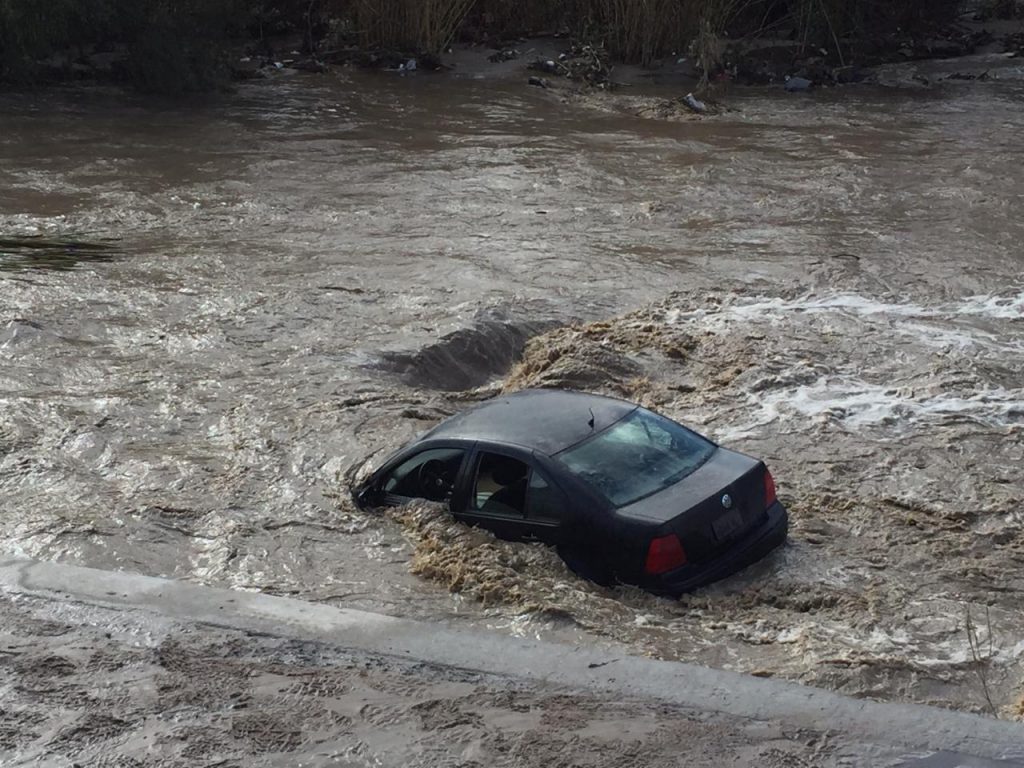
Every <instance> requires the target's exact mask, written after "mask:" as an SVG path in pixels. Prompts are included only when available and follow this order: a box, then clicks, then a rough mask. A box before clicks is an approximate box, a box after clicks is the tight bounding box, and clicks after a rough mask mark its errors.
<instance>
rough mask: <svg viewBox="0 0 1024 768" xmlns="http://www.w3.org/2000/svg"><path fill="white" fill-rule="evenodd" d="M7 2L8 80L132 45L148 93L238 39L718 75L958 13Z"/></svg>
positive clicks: (512, 1) (586, 5)
mask: <svg viewBox="0 0 1024 768" xmlns="http://www.w3.org/2000/svg"><path fill="white" fill-rule="evenodd" d="M45 5H46V8H45V12H44V11H43V9H42V4H40V3H39V2H38V0H0V79H8V80H11V79H15V80H17V79H22V80H26V79H33V77H38V76H39V73H40V71H47V72H50V73H51V74H52V71H53V67H52V66H50V67H49V68H47V67H43V66H41V64H42V63H43V62H44V61H45V60H47V59H52V57H53V55H54V54H61V55H63V56H64V60H65V61H67V62H69V63H68V64H67V65H66V66H67V67H68V70H69V71H70V62H71V61H72V60H73V59H74V57H78V58H79V59H85V58H86V57H87V56H88V55H89V53H92V52H94V51H95V52H104V51H111V50H127V51H128V52H129V53H130V56H129V57H128V58H127V60H126V65H125V67H124V68H123V71H122V72H121V75H122V76H123V77H124V79H127V80H131V81H134V82H135V83H136V85H139V86H140V87H142V88H145V89H148V90H164V91H174V90H179V91H180V90H202V89H206V88H209V87H215V84H216V82H217V75H218V70H220V74H222V75H223V69H224V68H223V56H222V55H221V54H222V53H223V52H224V51H225V50H226V49H227V48H229V47H230V46H229V43H230V44H231V45H233V46H235V47H236V48H237V45H238V44H239V43H244V42H245V41H249V42H250V43H251V44H253V45H258V44H265V43H266V40H267V39H268V36H273V35H281V34H295V35H301V36H302V37H303V38H304V40H305V44H304V47H305V48H306V49H307V53H310V54H315V53H316V52H317V50H318V48H320V49H322V48H323V47H324V46H330V47H338V46H339V45H341V46H342V47H344V46H350V45H353V44H355V45H358V46H360V47H361V48H363V49H378V50H390V51H399V52H402V53H407V54H417V53H429V54H438V53H440V52H442V51H444V50H445V48H446V47H447V46H448V45H450V44H451V42H452V41H453V40H455V39H456V38H458V37H459V36H460V35H461V36H462V37H464V38H466V39H472V40H477V41H483V40H486V41H490V42H495V41H500V40H502V39H508V38H510V37H516V36H522V35H531V34H543V33H559V34H562V35H568V36H571V37H573V38H575V39H577V40H580V41H584V42H587V43H589V44H592V45H594V46H601V47H603V48H605V49H607V51H608V52H609V53H610V54H611V55H612V56H613V57H614V58H616V59H619V60H622V61H626V62H637V63H641V64H650V63H651V62H653V61H654V60H655V59H657V58H659V57H663V56H668V55H688V56H692V57H693V58H694V59H695V60H696V61H697V63H698V65H701V66H702V67H703V68H704V70H705V71H710V70H711V69H712V67H713V65H714V64H715V63H716V62H717V59H718V56H719V54H720V51H719V48H720V41H721V40H722V39H723V36H728V39H730V40H736V39H738V38H743V37H744V36H749V35H756V34H779V35H784V36H785V37H786V38H787V39H789V40H797V41H799V42H800V43H802V44H804V45H806V46H808V47H814V48H820V47H823V46H824V47H827V48H829V49H831V50H832V51H833V52H834V54H835V55H836V56H837V58H838V59H839V60H840V61H841V60H842V58H843V53H842V50H843V47H844V46H845V45H849V44H850V42H849V41H850V40H852V39H853V38H855V37H856V36H858V35H864V34H869V33H871V32H878V31H888V32H895V31H896V30H903V31H907V30H909V29H912V28H913V27H914V26H915V25H921V24H924V25H928V24H934V23H941V22H945V21H948V20H949V19H951V18H952V17H953V16H954V15H955V13H956V11H957V9H958V7H959V3H958V2H957V0H936V2H932V3H927V4H925V3H920V2H917V0H853V1H851V2H846V1H845V0H53V1H52V2H48V3H46V4H45Z"/></svg>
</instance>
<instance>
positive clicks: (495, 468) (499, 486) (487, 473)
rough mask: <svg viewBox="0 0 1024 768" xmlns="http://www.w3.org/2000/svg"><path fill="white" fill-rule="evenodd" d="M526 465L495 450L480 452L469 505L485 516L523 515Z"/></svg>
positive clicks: (528, 469) (526, 477)
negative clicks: (493, 451)
mask: <svg viewBox="0 0 1024 768" xmlns="http://www.w3.org/2000/svg"><path fill="white" fill-rule="evenodd" d="M529 475H530V468H529V467H528V466H527V465H526V463H525V462H522V461H520V460H519V459H513V458H511V457H510V456H502V455H501V454H498V453H482V454H481V455H480V462H479V463H478V464H477V471H476V478H474V480H473V497H472V504H473V506H474V508H476V509H477V510H478V511H480V512H482V513H484V514H485V515H495V516H498V517H524V516H525V514H526V488H527V480H528V478H529Z"/></svg>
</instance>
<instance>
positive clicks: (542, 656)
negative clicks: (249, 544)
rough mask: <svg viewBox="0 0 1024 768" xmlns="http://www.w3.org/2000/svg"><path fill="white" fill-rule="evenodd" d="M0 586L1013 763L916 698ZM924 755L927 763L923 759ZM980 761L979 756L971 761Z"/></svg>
mask: <svg viewBox="0 0 1024 768" xmlns="http://www.w3.org/2000/svg"><path fill="white" fill-rule="evenodd" d="M0 589H2V590H4V591H6V592H7V593H8V594H15V595H29V596H35V597H40V598H46V599H51V600H61V601H66V602H69V603H82V604H88V605H94V606H101V607H104V608H114V609H122V610H132V611H135V612H143V613H149V614H153V615H155V616H159V617H162V618H164V619H173V620H177V621H186V622H194V623H199V624H207V625H213V626H216V627H222V628H230V629H233V630H240V631H244V632H249V633H265V634H270V635H274V636H280V637H289V638H299V639H305V640H314V641H318V642H323V643H328V644H331V645H333V646H335V647H338V648H341V649H344V650H346V651H354V652H365V653H371V654H378V655H384V656H391V657H397V658H400V659H403V660H407V661H416V662H426V663H428V664H433V665H440V666H444V667H449V668H455V669H458V670H470V671H474V672H480V673H485V674H489V675H497V676H504V677H509V678H517V679H520V680H527V681H533V682H540V683H547V684H554V685H557V686H562V687H568V688H574V689H582V690H585V691H588V692H600V693H603V694H608V693H611V694H614V695H621V696H624V697H627V696H628V697H634V698H636V697H642V698H650V699H654V700H658V701H661V702H665V703H667V704H671V705H675V706H680V707H685V708H689V709H692V710H696V711H700V712H706V713H707V712H711V713H721V714H725V715H730V716H735V717H741V718H748V719H752V720H761V721H771V722H782V723H785V724H786V725H787V726H788V727H791V728H807V729H813V730H815V731H818V732H820V731H829V732H833V733H838V734H842V735H843V736H844V737H845V738H850V739H855V740H863V741H864V742H870V743H872V744H881V745H887V746H892V747H895V748H899V749H901V750H904V751H905V752H906V754H913V753H921V754H929V755H933V753H935V752H939V751H949V752H956V753H960V754H969V755H972V756H976V757H977V758H979V759H988V760H1024V725H1022V724H1020V723H1013V722H1007V721H1000V720H994V719H989V718H984V717H979V716H974V715H970V714H964V713H959V712H952V711H946V710H941V709H935V708H930V707H923V706H915V705H900V704H886V703H878V702H873V701H866V700H855V699H850V698H846V697H843V696H840V695H837V694H835V693H830V692H826V691H821V690H816V689H813V688H808V687H804V686H800V685H795V684H791V683H786V682H781V681H777V680H771V679H761V678H756V677H750V676H744V675H739V674H734V673H731V672H726V671H721V670H714V669H707V668H703V667H698V666H694V665H689V664H681V663H674V662H662V661H657V660H652V659H647V658H639V657H632V656H623V655H613V654H609V653H608V652H605V651H602V650H599V649H591V648H581V647H571V646H566V645H557V644H551V643H542V642H537V641H532V640H527V639H521V638H515V637H510V636H507V635H501V634H495V633H488V632H483V631H480V630H475V629H474V630H470V629H465V628H454V627H451V626H442V625H436V624H428V623H423V622H417V621H411V620H405V619H397V618H393V617H389V616H383V615H379V614H374V613H368V612H363V611H355V610H348V609H339V608H334V607H330V606H325V605H320V604H314V603H308V602H304V601H301V600H294V599H289V598H281V597H273V596H268V595H262V594H256V593H248V592H232V591H226V590H221V589H213V588H209V587H203V586H197V585H194V584H188V583H183V582H175V581H168V580H164V579H158V578H152V577H146V576H139V575H134V574H130V573H123V572H111V571H101V570H95V569H90V568H82V567H77V566H70V565H61V564H55V563H49V562H39V561H33V560H27V559H7V560H3V561H0ZM928 759H935V758H934V755H933V756H932V757H929V758H928ZM979 764H981V763H980V762H979Z"/></svg>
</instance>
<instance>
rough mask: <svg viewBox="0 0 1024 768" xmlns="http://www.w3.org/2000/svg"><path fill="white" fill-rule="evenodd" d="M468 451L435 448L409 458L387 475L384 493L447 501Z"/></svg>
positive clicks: (410, 497)
mask: <svg viewBox="0 0 1024 768" xmlns="http://www.w3.org/2000/svg"><path fill="white" fill-rule="evenodd" d="M465 453H466V452H465V451H464V450H462V449H461V448H432V449H430V450H427V451H422V452H420V453H417V454H416V455H415V456H412V457H411V458H409V459H406V460H405V461H403V462H402V463H401V464H399V465H398V466H397V467H395V468H394V469H393V470H391V472H390V473H388V475H387V476H386V477H385V479H384V483H383V489H384V493H385V494H387V495H388V496H398V497H402V498H409V499H427V500H428V501H445V500H447V499H448V498H450V496H451V494H452V490H453V488H454V487H455V479H456V477H458V474H459V468H460V467H461V466H462V460H463V457H464V456H465Z"/></svg>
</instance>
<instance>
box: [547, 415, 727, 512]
mask: <svg viewBox="0 0 1024 768" xmlns="http://www.w3.org/2000/svg"><path fill="white" fill-rule="evenodd" d="M714 451H715V446H714V444H713V443H710V442H708V441H707V440H705V439H704V438H703V437H701V436H700V435H697V434H695V433H693V432H691V431H690V430H688V429H686V428H685V427H681V426H679V425H678V424H676V423H675V422H674V421H670V420H669V419H666V418H664V417H662V416H658V415H657V414H655V413H651V412H650V411H646V410H644V409H643V408H637V409H636V410H635V411H633V412H632V413H631V414H629V415H628V416H626V417H625V418H623V419H621V420H619V421H617V422H615V424H613V425H612V426H610V427H608V429H606V430H604V431H603V432H601V433H600V434H598V435H596V436H595V437H592V438H590V439H589V440H587V441H586V442H583V443H580V444H579V445H576V446H573V447H572V448H568V449H566V450H565V451H562V452H561V453H560V454H558V459H559V460H561V462H562V463H563V464H565V466H567V467H568V468H569V469H570V470H571V471H572V472H573V474H575V475H577V476H579V477H580V478H581V479H582V480H584V481H585V482H587V483H588V484H590V485H591V486H593V487H594V488H595V489H596V490H597V491H599V492H600V493H601V494H603V495H604V496H605V497H606V498H607V499H608V500H609V501H611V502H612V504H614V505H615V506H616V507H624V506H626V505H627V504H632V503H633V502H634V501H639V500H640V499H642V498H644V497H645V496H650V495H651V494H653V493H657V492H658V491H660V490H662V489H663V488H668V487H669V486H670V485H674V484H675V483H678V482H679V481H680V480H682V479H683V478H684V477H686V476H687V475H689V474H690V473H692V472H693V471H694V470H695V469H697V467H699V466H700V465H701V464H703V463H704V462H705V461H707V459H708V457H709V456H710V455H711V454H712V453H714Z"/></svg>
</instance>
